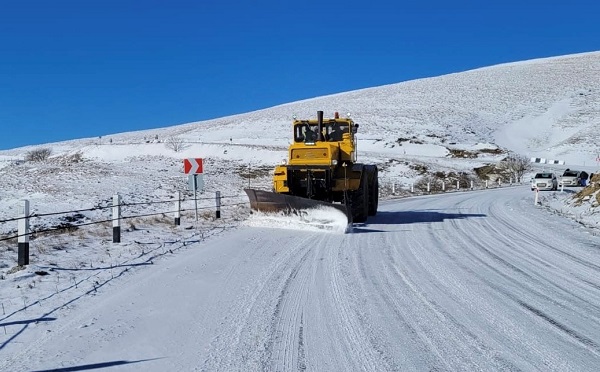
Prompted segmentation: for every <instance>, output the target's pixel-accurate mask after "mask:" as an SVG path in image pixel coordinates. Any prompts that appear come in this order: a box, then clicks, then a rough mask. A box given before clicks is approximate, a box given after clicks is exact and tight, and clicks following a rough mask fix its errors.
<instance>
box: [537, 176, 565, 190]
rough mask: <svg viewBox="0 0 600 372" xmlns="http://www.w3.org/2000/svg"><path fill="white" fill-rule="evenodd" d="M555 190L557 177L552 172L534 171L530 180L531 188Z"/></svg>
mask: <svg viewBox="0 0 600 372" xmlns="http://www.w3.org/2000/svg"><path fill="white" fill-rule="evenodd" d="M535 189H538V190H557V189H558V179H557V178H556V174H554V173H552V172H542V173H536V175H535V177H533V180H532V181H531V190H535Z"/></svg>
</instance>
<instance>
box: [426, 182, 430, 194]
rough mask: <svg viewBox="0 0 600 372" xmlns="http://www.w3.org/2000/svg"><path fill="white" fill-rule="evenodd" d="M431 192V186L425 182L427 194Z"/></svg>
mask: <svg viewBox="0 0 600 372" xmlns="http://www.w3.org/2000/svg"><path fill="white" fill-rule="evenodd" d="M430 192H431V185H430V183H429V182H427V193H428V194H429V193H430Z"/></svg>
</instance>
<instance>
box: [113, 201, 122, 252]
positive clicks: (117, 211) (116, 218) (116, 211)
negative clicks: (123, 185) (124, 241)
mask: <svg viewBox="0 0 600 372" xmlns="http://www.w3.org/2000/svg"><path fill="white" fill-rule="evenodd" d="M112 217H113V218H112V221H113V223H112V225H113V243H120V242H121V196H120V195H119V194H115V195H113V207H112Z"/></svg>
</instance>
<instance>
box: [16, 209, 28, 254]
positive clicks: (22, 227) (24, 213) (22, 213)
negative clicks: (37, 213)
mask: <svg viewBox="0 0 600 372" xmlns="http://www.w3.org/2000/svg"><path fill="white" fill-rule="evenodd" d="M19 209H20V210H19V223H18V225H19V229H18V235H19V238H18V247H19V249H18V251H19V254H18V255H19V257H18V260H17V261H18V262H17V264H18V265H19V266H25V265H29V200H23V204H22V205H21V207H20V208H19Z"/></svg>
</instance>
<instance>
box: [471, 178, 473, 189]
mask: <svg viewBox="0 0 600 372" xmlns="http://www.w3.org/2000/svg"><path fill="white" fill-rule="evenodd" d="M471 190H473V180H471Z"/></svg>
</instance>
